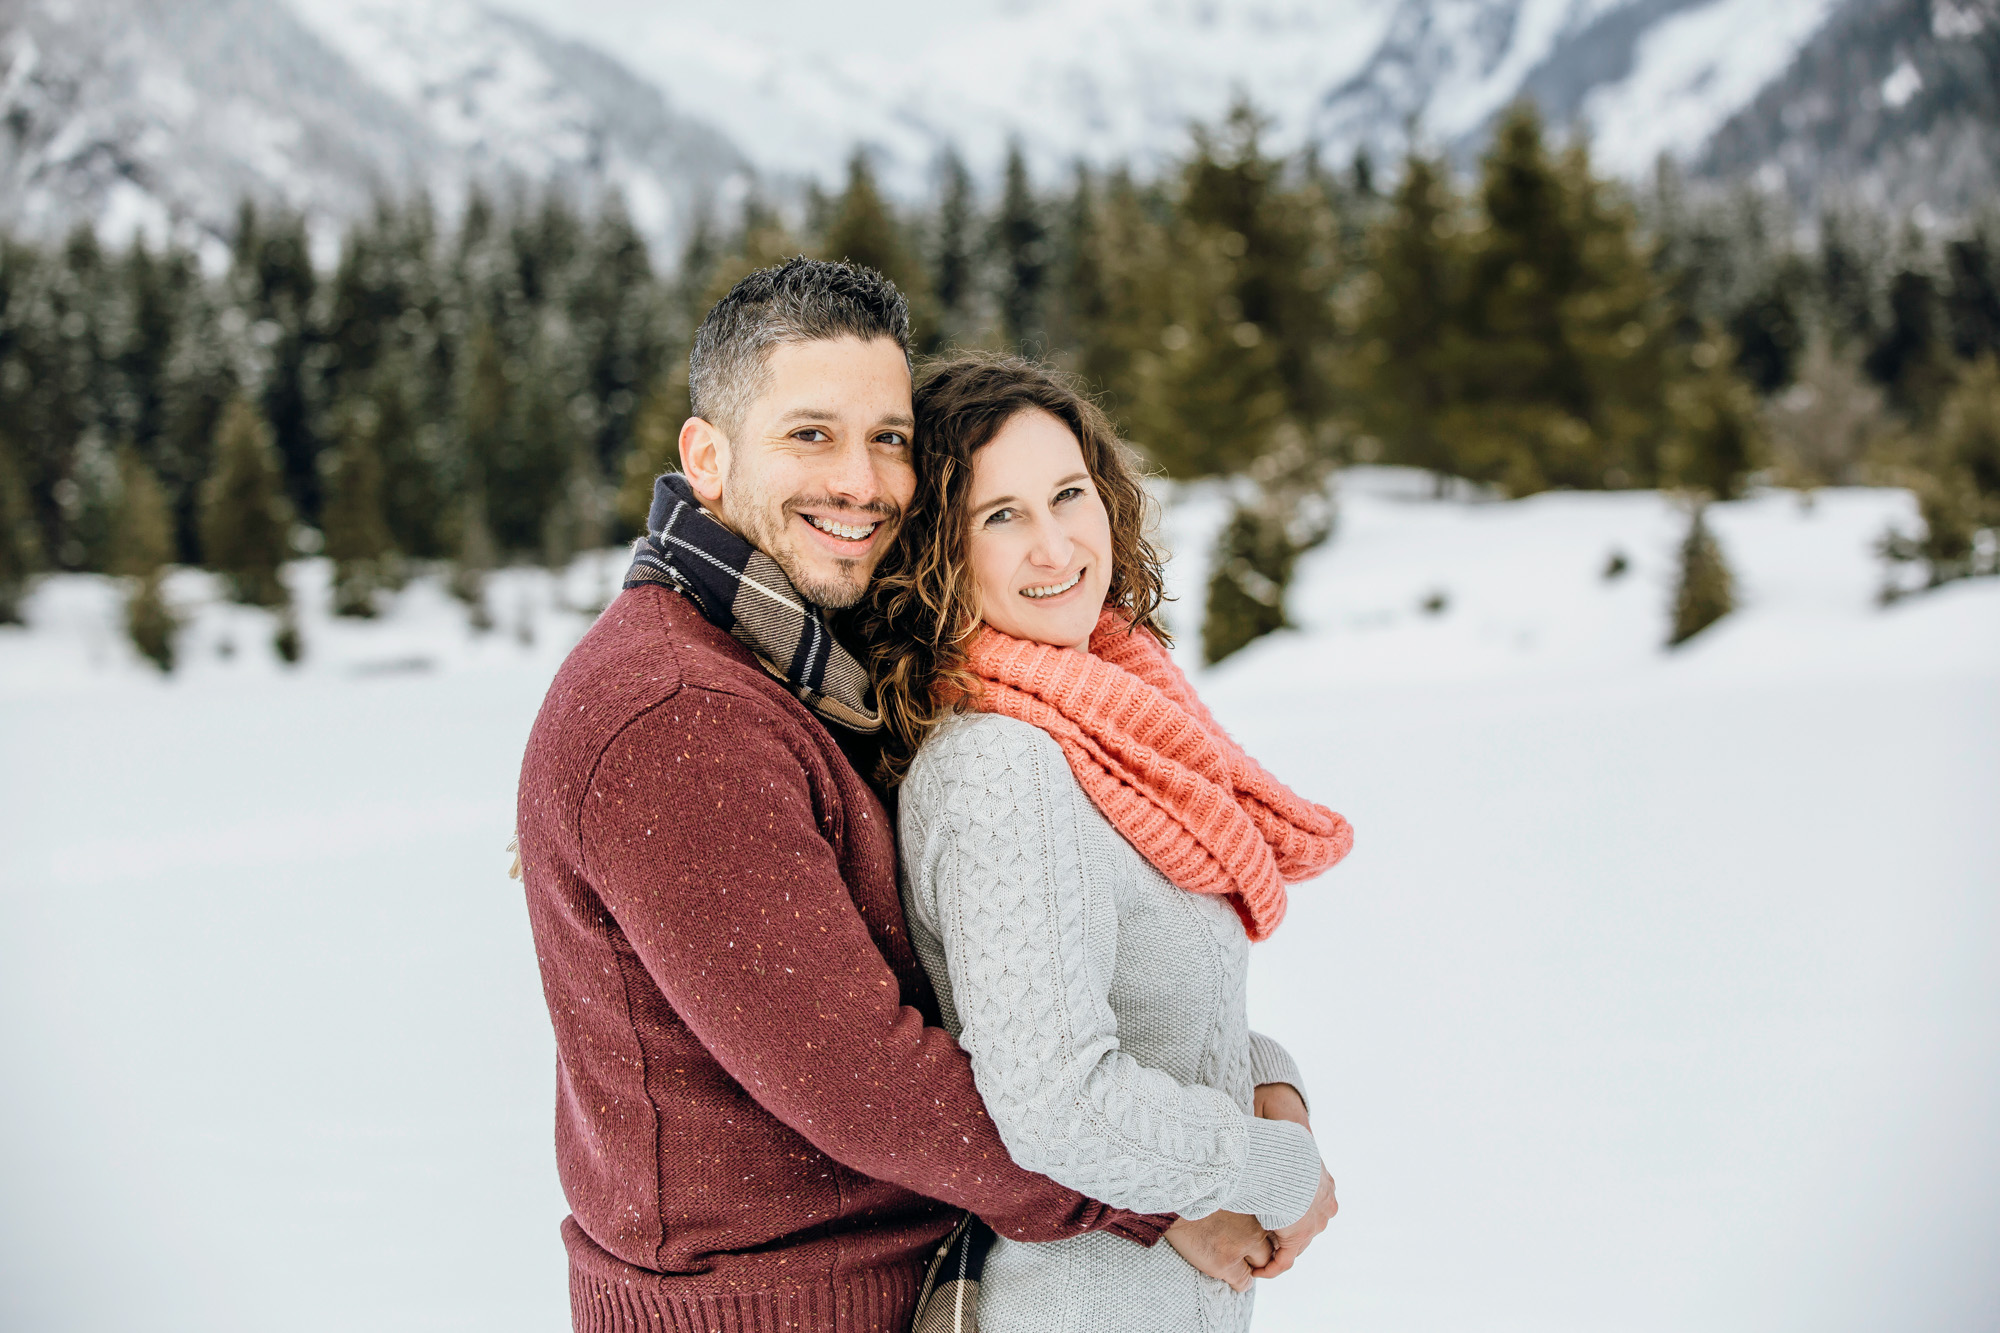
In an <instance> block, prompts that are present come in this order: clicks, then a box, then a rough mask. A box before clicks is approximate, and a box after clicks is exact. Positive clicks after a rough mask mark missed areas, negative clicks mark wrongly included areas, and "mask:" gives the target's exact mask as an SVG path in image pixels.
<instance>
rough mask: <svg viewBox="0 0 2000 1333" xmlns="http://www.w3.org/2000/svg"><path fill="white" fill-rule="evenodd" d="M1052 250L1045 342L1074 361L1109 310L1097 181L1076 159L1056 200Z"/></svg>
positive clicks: (1099, 334)
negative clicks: (1064, 194) (1066, 188)
mask: <svg viewBox="0 0 2000 1333" xmlns="http://www.w3.org/2000/svg"><path fill="white" fill-rule="evenodd" d="M1056 252H1057V256H1058V263H1057V270H1056V280H1055V284H1054V288H1053V291H1052V292H1051V296H1052V298H1053V299H1051V301H1050V302H1049V315H1048V332H1049V344H1050V348H1051V350H1052V351H1056V352H1059V353H1065V354H1067V355H1066V357H1065V359H1066V360H1068V361H1069V362H1070V363H1071V364H1072V365H1075V364H1078V363H1079V362H1080V361H1082V360H1083V359H1084V358H1082V357H1081V356H1079V352H1080V350H1081V349H1083V348H1086V347H1089V346H1091V345H1092V344H1094V343H1096V342H1098V341H1099V340H1100V339H1101V338H1103V337H1104V335H1105V327H1104V326H1105V323H1106V321H1107V320H1108V319H1109V317H1110V313H1111V302H1110V292H1109V291H1108V289H1107V279H1106V272H1105V269H1106V263H1105V254H1104V239H1103V236H1102V233H1101V228H1100V225H1099V220H1098V201H1097V183H1096V181H1095V179H1094V178H1093V177H1092V175H1091V171H1090V168H1089V167H1088V166H1086V165H1085V164H1083V163H1081V162H1079V163H1077V164H1076V171H1075V175H1074V177H1073V178H1072V180H1071V185H1070V193H1069V198H1068V199H1066V200H1064V201H1063V202H1062V208H1061V228H1060V230H1059V232H1058V234H1057V237H1056Z"/></svg>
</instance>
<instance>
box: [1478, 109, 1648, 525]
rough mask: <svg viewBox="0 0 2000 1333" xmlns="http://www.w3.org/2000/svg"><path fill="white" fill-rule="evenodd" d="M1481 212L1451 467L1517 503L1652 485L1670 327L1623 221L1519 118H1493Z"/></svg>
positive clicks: (1614, 200)
mask: <svg viewBox="0 0 2000 1333" xmlns="http://www.w3.org/2000/svg"><path fill="white" fill-rule="evenodd" d="M1479 199H1480V206H1481V211H1482V213H1483V214H1484V217H1483V219H1481V222H1482V224H1483V225H1479V226H1478V227H1476V229H1475V233H1474V235H1473V236H1472V237H1471V238H1469V246H1470V251H1471V254H1470V262H1469V265H1468V272H1469V281H1468V291H1467V301H1466V304H1465V310H1466V317H1465V321H1464V322H1465V328H1466V333H1467V335H1468V336H1467V343H1466V355H1465V357H1464V358H1463V360H1462V371H1463V374H1464V376H1465V382H1466V384H1467V388H1468V392H1467V393H1466V394H1465V397H1464V399H1463V406H1462V408H1461V409H1460V410H1459V411H1458V412H1457V413H1455V414H1454V417H1455V419H1454V421H1453V422H1452V423H1451V424H1450V426H1449V427H1448V428H1449V429H1450V430H1451V432H1452V433H1453V435H1454V436H1455V438H1454V439H1453V440H1452V450H1453V453H1454V455H1455V456H1456V457H1457V458H1459V459H1460V460H1462V461H1463V462H1464V463H1465V464H1466V465H1467V466H1468V467H1469V470H1470V471H1471V472H1472V473H1473V475H1475V476H1482V477H1485V478H1488V479H1491V480H1495V481H1498V482H1500V483H1501V484H1502V485H1503V486H1504V487H1505V488H1506V489H1507V490H1508V491H1509V492H1510V493H1511V494H1514V495H1526V494H1528V493H1530V492H1533V491H1538V490H1543V489H1546V488H1548V487H1550V486H1576V487H1586V488H1599V487H1606V486H1613V487H1616V486H1631V485H1645V484H1649V483H1650V482H1651V481H1652V479H1653V477H1654V475H1655V473H1656V470H1657V462H1658V458H1657V455H1658V449H1659V444H1660V441H1661V434H1662V429H1663V425H1664V423H1665V421H1666V419H1667V417H1668V413H1667V410H1666V401H1665V400H1666V394H1667V387H1668V385H1667V378H1668V373H1669V365H1668V352H1669V347H1668V342H1667V339H1666V337H1665V331H1666V325H1667V322H1668V321H1667V318H1666V316H1667V310H1666V304H1665V300H1664V295H1663V293H1662V292H1661V290H1660V288H1659V285H1658V280H1657V278H1656V276H1655V275H1654V273H1653V271H1652V268H1651V266H1650V264H1649V263H1648V261H1647V256H1646V254H1645V253H1644V252H1643V250H1642V249H1641V247H1640V245H1639V242H1638V238H1637V235H1636V230H1635V229H1636V218H1635V217H1634V216H1633V214H1632V211H1631V209H1630V208H1629V207H1628V206H1627V205H1626V204H1625V203H1624V202H1623V200H1622V199H1621V198H1620V196H1619V195H1618V194H1617V193H1616V191H1615V189H1614V187H1612V186H1611V185H1609V184H1608V183H1607V182H1604V181H1601V180H1599V179H1598V178H1597V177H1595V176H1594V174H1593V173H1592V172H1591V169H1590V163H1589V158H1588V156H1587V155H1586V154H1585V153H1584V151H1583V149H1582V148H1581V147H1580V146H1577V147H1572V148H1571V149H1570V150H1569V151H1568V152H1567V153H1565V154H1564V155H1563V157H1562V159H1561V160H1560V161H1557V160H1556V159H1554V158H1552V157H1551V156H1550V155H1549V154H1548V152H1547V151H1546V149H1545V147H1544V144H1543V140H1542V127H1541V121H1540V119H1539V118H1538V117H1537V115H1536V114H1535V112H1534V110H1533V108H1532V107H1529V106H1527V105H1525V104H1523V105H1518V106H1516V107H1515V108H1514V109H1513V110H1511V111H1509V112H1508V113H1507V115H1506V116H1505V117H1503V118H1502V121H1501V124H1500V126H1499V129H1498V131H1497V132H1496V135H1495V138H1494V143H1493V147H1492V148H1491V149H1490V150H1489V152H1488V153H1487V155H1486V158H1485V160H1484V163H1483V167H1482V176H1481V182H1480V191H1479Z"/></svg>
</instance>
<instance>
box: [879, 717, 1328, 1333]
mask: <svg viewBox="0 0 2000 1333" xmlns="http://www.w3.org/2000/svg"><path fill="white" fill-rule="evenodd" d="M898 819H899V824H900V828H899V833H900V851H901V857H900V859H901V862H902V867H903V876H904V882H903V900H904V905H905V908H906V910H907V912H908V916H909V924H910V936H911V942H912V943H913V944H914V945H915V946H916V951H917V956H918V958H920V959H921V960H922V961H923V964H924V967H925V970H927V971H928V972H929V973H930V976H931V980H932V981H933V983H935V985H936V987H937V992H938V998H939V1000H940V1001H941V1003H942V1005H943V1009H944V1022H945V1026H946V1027H947V1028H949V1029H950V1030H951V1031H952V1032H953V1033H954V1034H955V1035H956V1036H957V1037H958V1040H959V1044H960V1045H961V1046H963V1047H964V1048H965V1050H966V1052H967V1054H968V1055H970V1056H971V1058H972V1072H973V1077H974V1079H975V1081H976V1082H977V1083H978V1086H979V1092H980V1095H981V1096H982V1097H983V1098H984V1099H985V1101H986V1108H987V1111H988V1113H989V1114H991V1115H992V1117H993V1121H994V1124H995V1126H996V1127H997V1128H998V1129H999V1131H1000V1137H1001V1139H1002V1141H1003V1142H1005V1143H1006V1145H1007V1149H1008V1151H1009V1152H1010V1153H1012V1154H1013V1156H1014V1160H1015V1161H1016V1162H1018V1163H1019V1164H1020V1165H1022V1166H1024V1167H1027V1168H1028V1169H1030V1170H1033V1171H1039V1172H1041V1173H1043V1174H1044V1175H1047V1176H1049V1177H1051V1178H1052V1179H1054V1180H1056V1181H1058V1182H1060V1183H1061V1184H1064V1185H1067V1186H1069V1187H1070V1188H1072V1189H1075V1190H1079V1191H1081V1192H1083V1193H1085V1194H1088V1195H1090V1196H1092V1197H1093V1198H1097V1199H1101V1200H1103V1201H1104V1202H1106V1203H1109V1204H1114V1205H1116V1206H1118V1207H1122V1208H1130V1209H1134V1210H1137V1211H1140V1212H1150V1213H1163V1212H1174V1213H1179V1214H1181V1215H1182V1216H1184V1217H1203V1216H1206V1215H1207V1214H1208V1213H1211V1212H1213V1211H1215V1210H1216V1209H1218V1208H1227V1209H1230V1210H1231V1211H1234V1212H1246V1213H1255V1214H1257V1216H1258V1217H1259V1219H1260V1220H1262V1221H1263V1223H1264V1224H1265V1226H1267V1227H1271V1228H1276V1227H1281V1226H1287V1225H1290V1224H1291V1223H1292V1222H1295V1221H1297V1220H1298V1219H1299V1218H1300V1217H1301V1216H1303V1215H1304V1213H1305V1211H1306V1209H1307V1208H1309V1207H1311V1205H1312V1200H1313V1195H1314V1192H1315V1190H1316V1189H1317V1188H1318V1185H1319V1174H1320V1161H1319V1154H1318V1151H1317V1150H1316V1149H1315V1147H1314V1145H1313V1140H1312V1136H1311V1135H1309V1134H1307V1133H1306V1132H1305V1130H1303V1129H1302V1128H1300V1127H1299V1126H1297V1125H1293V1124H1289V1123H1286V1122H1282V1121H1269V1120H1259V1119H1257V1118H1255V1116H1254V1115H1252V1114H1251V1106H1252V1089H1253V1087H1254V1086H1255V1085H1256V1084H1258V1083H1291V1084H1292V1085H1293V1086H1295V1087H1298V1088H1299V1090H1300V1093H1301V1095H1304V1086H1303V1084H1302V1083H1301V1082H1300V1080H1299V1076H1298V1070H1297V1067H1296V1066H1295V1065H1294V1064H1293V1063H1292V1060H1291V1057H1290V1056H1289V1055H1287V1054H1286V1053H1285V1051H1284V1049H1283V1048H1282V1047H1280V1046H1279V1045H1278V1044H1277V1043H1276V1042H1273V1041H1271V1040H1270V1039H1268V1038H1265V1037H1261V1036H1259V1035H1257V1034H1255V1033H1252V1032H1251V1031H1250V1030H1249V1027H1248V1024H1247V1022H1246V1019H1245V1017H1244V989H1245V981H1246V976H1247V971H1248V966H1249V954H1250V947H1249V942H1248V940H1247V939H1246V938H1245V936H1244V933H1243V927H1242V924H1241V923H1240V922H1239V921H1238V920H1237V917H1236V914H1235V912H1234V911H1233V910H1231V908H1230V907H1229V905H1228V903H1227V902H1225V901H1223V900H1222V899H1220V898H1216V897H1211V896H1208V895H1204V894H1196V893H1189V892H1187V891H1185V890H1183V889H1180V888H1177V887H1175V886H1174V885H1173V884H1171V883H1169V882H1168V881H1167V880H1166V878H1165V877H1164V876H1162V875H1161V874H1160V873H1159V871H1157V870H1155V869H1154V868H1153V866H1152V865H1151V864H1150V863H1149V862H1148V861H1146V859H1145V858H1144V857H1142V856H1140V855H1139V853H1138V852H1136V851H1135V850H1133V848H1132V846H1131V844H1129V843H1127V842H1126V841H1125V840H1124V838H1122V837H1121V836H1119V834H1118V832H1117V830H1115V829H1114V828H1112V826H1111V825H1110V823H1109V822H1108V821H1107V820H1106V819H1105V818H1104V816H1103V815H1102V814H1100V813H1099V812H1098V810H1097V807H1096V806H1094V805H1093V804H1092V803H1091V801H1090V798H1089V797H1088V796H1087V795H1086V794H1085V793H1084V790H1083V788H1082V787H1081V786H1079V785H1078V784H1077V781H1076V779H1075V778H1074V777H1073V776H1072V775H1071V773H1070V770H1069V765H1068V764H1067V763H1066V762H1065V761H1064V759H1063V755H1062V751H1061V750H1060V749H1059V748H1058V747H1057V745H1056V743H1055V741H1054V740H1053V739H1051V738H1050V737H1049V735H1048V734H1047V733H1045V732H1043V731H1042V730H1040V729H1039V728H1037V727H1034V726H1031V725H1030V724H1028V723H1025V722H1021V721H1017V720H1015V719H1013V718H1008V717H1000V716H997V715H994V714H987V713H973V714H966V715H961V716H957V717H954V718H951V719H950V720H948V721H947V722H946V723H945V724H944V725H943V726H941V727H939V728H938V730H937V731H936V732H934V733H933V734H932V735H931V737H930V738H929V739H928V740H927V741H926V742H925V743H924V746H923V748H922V750H921V751H919V753H918V754H917V757H916V760H915V762H914V763H913V764H912V766H911V769H910V775H909V777H908V779H907V780H906V781H905V782H904V784H903V788H902V796H901V806H900V810H899V813H898ZM1250 1308H1251V1297H1250V1295H1249V1294H1247V1293H1246V1294H1244V1295H1240V1296H1239V1295H1238V1294H1237V1293H1235V1292H1233V1291H1231V1290H1230V1289H1229V1287H1228V1286H1227V1285H1226V1284H1224V1283H1221V1282H1217V1281H1215V1280H1213V1279H1211V1278H1206V1277H1203V1276H1201V1275H1200V1274H1199V1273H1197V1272H1195V1270H1194V1269H1192V1268H1190V1267H1189V1266H1188V1265H1187V1264H1186V1263H1185V1262H1184V1261H1183V1260H1182V1259H1181V1257H1180V1256H1179V1255H1178V1254H1176V1253H1175V1252H1174V1250H1173V1248H1172V1247H1171V1246H1169V1245H1164V1244H1162V1245H1156V1246H1154V1247H1153V1248H1151V1249H1144V1248H1141V1247H1140V1246H1138V1245H1134V1244H1132V1243H1131V1242H1129V1241H1124V1240H1120V1239H1118V1238H1117V1237H1114V1236H1104V1235H1088V1236H1078V1237H1076V1238H1074V1239H1071V1240H1064V1241H1055V1242H1052V1243H1048V1244H1040V1245H1029V1244H1019V1243H1014V1242H1010V1241H1007V1240H1004V1239H1003V1240H1001V1241H1000V1242H999V1243H998V1244H997V1245H996V1246H995V1247H994V1250H993V1252H992V1254H991V1256H990V1257H989V1258H988V1260H987V1265H986V1277H985V1281H984V1283H983V1284H982V1286H981V1290H980V1305H979V1321H980V1328H981V1330H982V1333H1028V1331H1029V1330H1034V1331H1035V1333H1055V1331H1057V1330H1064V1331H1069V1333H1097V1331H1098V1330H1104V1331H1105V1333H1109V1331H1110V1330H1114V1329H1116V1330H1128V1329H1145V1330H1157V1331H1158V1333H1178V1331H1179V1330H1187V1331H1188V1333H1195V1331H1196V1330H1199V1331H1200V1333H1221V1331H1222V1330H1232V1331H1235V1330H1243V1329H1247V1328H1248V1327H1249V1323H1250Z"/></svg>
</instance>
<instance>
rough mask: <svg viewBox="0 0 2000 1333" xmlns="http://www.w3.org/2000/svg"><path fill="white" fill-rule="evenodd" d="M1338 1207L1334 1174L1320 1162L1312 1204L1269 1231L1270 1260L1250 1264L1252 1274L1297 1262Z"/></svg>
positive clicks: (1273, 1273) (1276, 1271) (1169, 1235)
mask: <svg viewBox="0 0 2000 1333" xmlns="http://www.w3.org/2000/svg"><path fill="white" fill-rule="evenodd" d="M1339 1211H1340V1200H1339V1199H1336V1198H1335V1197H1334V1196H1333V1177H1332V1176H1330V1175H1328V1174H1327V1173H1326V1168H1325V1167H1324V1166H1322V1167H1321V1168H1320V1169H1319V1193H1317V1194H1315V1195H1314V1196H1313V1202H1312V1207H1310V1208H1308V1209H1306V1215H1305V1216H1304V1217H1301V1218H1300V1219H1299V1220H1298V1221H1296V1222H1294V1223H1292V1224H1291V1225H1290V1226H1288V1227H1286V1228H1285V1229H1284V1230H1282V1231H1273V1232H1272V1233H1271V1247H1272V1248H1271V1262H1269V1263H1267V1264H1264V1265H1262V1266H1261V1267H1253V1269H1252V1272H1253V1273H1254V1275H1255V1276H1257V1277H1276V1276H1278V1274H1280V1273H1282V1272H1284V1271H1285V1270H1286V1269H1288V1268H1290V1267H1291V1266H1292V1265H1293V1264H1295V1263H1297V1262H1298V1258H1299V1256H1300V1255H1302V1254H1304V1253H1305V1252H1306V1246H1308V1245H1310V1244H1312V1243H1313V1239H1314V1237H1316V1236H1318V1235H1319V1233H1320V1232H1322V1231H1324V1230H1326V1224H1327V1223H1328V1222H1331V1221H1332V1220H1333V1215H1334V1214H1335V1213H1337V1212H1339ZM1173 1234H1174V1233H1173V1232H1172V1231H1171V1230H1169V1231H1168V1232H1167V1238H1168V1239H1169V1240H1171V1239H1173Z"/></svg>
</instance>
